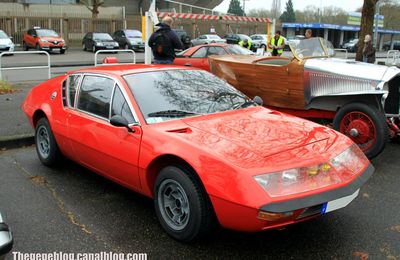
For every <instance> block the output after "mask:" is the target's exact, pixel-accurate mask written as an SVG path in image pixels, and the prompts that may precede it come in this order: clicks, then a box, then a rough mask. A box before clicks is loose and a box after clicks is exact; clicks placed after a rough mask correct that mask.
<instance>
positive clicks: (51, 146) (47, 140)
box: [35, 117, 61, 166]
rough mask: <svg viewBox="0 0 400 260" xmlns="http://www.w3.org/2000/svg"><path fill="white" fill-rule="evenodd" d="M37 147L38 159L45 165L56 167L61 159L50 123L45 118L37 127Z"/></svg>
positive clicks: (40, 120)
mask: <svg viewBox="0 0 400 260" xmlns="http://www.w3.org/2000/svg"><path fill="white" fill-rule="evenodd" d="M35 145H36V152H37V154H38V157H39V159H40V161H41V162H42V163H43V164H44V165H46V166H54V165H55V164H56V163H57V162H58V161H59V159H60V158H61V152H60V150H59V149H58V145H57V143H56V139H55V138H54V135H53V132H52V130H51V127H50V124H49V121H48V120H47V118H45V117H43V118H41V119H39V121H38V123H37V125H36V129H35Z"/></svg>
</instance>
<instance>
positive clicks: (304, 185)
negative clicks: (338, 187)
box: [254, 144, 368, 197]
mask: <svg viewBox="0 0 400 260" xmlns="http://www.w3.org/2000/svg"><path fill="white" fill-rule="evenodd" d="M367 163H368V159H367V158H366V157H365V155H364V153H363V152H362V151H361V150H360V149H359V148H358V146H357V145H355V144H354V145H352V146H350V147H349V148H348V149H347V150H345V151H344V152H342V153H341V154H339V155H338V156H336V157H335V158H333V159H331V160H329V161H328V162H324V163H321V164H317V165H312V166H308V167H301V168H296V169H289V170H283V171H280V172H274V173H268V174H263V175H257V176H254V179H255V180H256V181H257V183H258V184H259V185H260V186H261V187H262V188H263V189H264V190H265V191H266V192H267V193H268V195H270V196H271V197H279V196H287V195H292V194H298V193H302V192H308V191H312V190H317V189H321V188H324V187H327V186H331V185H334V184H337V183H341V182H343V181H347V180H349V179H350V178H352V177H353V176H354V175H357V174H358V173H360V171H361V170H362V169H363V168H364V167H365V166H366V165H367Z"/></svg>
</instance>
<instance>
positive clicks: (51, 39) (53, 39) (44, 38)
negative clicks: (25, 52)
mask: <svg viewBox="0 0 400 260" xmlns="http://www.w3.org/2000/svg"><path fill="white" fill-rule="evenodd" d="M40 39H42V40H46V41H58V42H60V41H62V40H63V38H61V37H40Z"/></svg>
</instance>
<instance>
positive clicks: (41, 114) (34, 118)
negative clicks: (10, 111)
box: [32, 109, 48, 128]
mask: <svg viewBox="0 0 400 260" xmlns="http://www.w3.org/2000/svg"><path fill="white" fill-rule="evenodd" d="M43 117H45V118H46V119H48V118H47V115H46V113H45V112H44V111H43V110H42V109H38V110H36V111H35V113H33V116H32V123H33V127H34V128H36V125H37V123H38V122H39V120H40V119H41V118H43Z"/></svg>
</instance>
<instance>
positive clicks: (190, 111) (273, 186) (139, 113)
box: [22, 65, 374, 241]
mask: <svg viewBox="0 0 400 260" xmlns="http://www.w3.org/2000/svg"><path fill="white" fill-rule="evenodd" d="M22 108H23V111H24V112H25V113H26V115H27V116H28V118H29V121H30V123H31V124H32V126H33V127H34V128H35V142H36V150H37V154H38V157H39V159H40V161H41V162H42V163H43V164H45V165H53V164H55V163H57V160H58V159H59V158H60V157H61V156H62V155H63V156H67V157H68V158H70V159H72V160H73V161H76V162H78V163H80V164H82V165H84V166H86V167H88V168H89V169H91V170H93V171H95V172H97V173H98V174H101V175H103V176H105V177H106V178H109V179H111V180H113V181H115V182H117V183H119V184H121V185H123V186H126V187H128V188H130V189H132V190H135V191H137V192H140V193H142V194H144V195H146V196H148V197H151V198H153V199H154V204H155V211H156V214H157V217H158V219H159V221H160V223H161V225H162V227H163V228H164V229H165V231H166V232H167V233H168V234H169V235H171V236H172V237H174V238H175V239H178V240H181V241H191V240H193V239H196V238H199V237H201V236H203V235H205V234H206V233H207V231H209V229H210V227H211V226H212V222H213V220H214V219H216V220H217V221H218V222H219V223H220V224H221V225H222V226H223V227H225V228H230V229H234V230H240V231H251V232H253V231H261V230H265V229H271V228H280V227H283V226H286V225H289V224H293V223H297V222H300V221H304V220H307V219H310V218H313V217H316V216H319V215H321V214H324V213H326V212H329V211H332V210H335V209H338V208H342V207H344V206H346V205H347V204H348V203H350V202H351V201H352V200H353V199H354V198H356V196H357V195H358V193H359V190H360V187H361V186H362V185H363V184H364V183H365V182H366V180H367V179H368V178H369V177H370V176H371V175H372V173H373V171H374V168H373V166H372V165H371V164H370V163H369V161H368V159H367V158H366V157H365V156H364V154H363V153H362V152H361V150H360V149H359V148H358V147H357V146H356V145H354V144H353V142H352V141H351V140H350V139H349V138H347V137H346V136H344V135H342V134H340V133H339V132H335V131H334V130H332V129H329V128H327V127H324V126H321V125H318V124H315V123H312V122H309V121H306V120H304V119H300V118H296V117H293V116H289V115H286V114H282V113H280V112H276V111H273V110H270V109H267V108H264V107H262V106H259V105H257V104H256V103H255V102H253V101H252V100H250V99H249V98H248V97H246V96H244V95H243V94H242V93H240V92H239V91H237V90H236V89H235V88H233V87H232V86H230V85H228V84H227V83H226V82H224V81H223V80H221V79H219V78H217V77H215V76H213V75H212V74H210V73H208V72H206V71H203V70H200V69H193V68H187V67H178V66H161V65H158V66H157V65H113V66H107V67H100V68H91V69H85V70H78V71H75V72H71V73H69V74H67V75H63V76H59V77H56V78H53V79H51V80H49V81H47V82H44V83H42V84H40V85H38V86H36V87H35V88H33V89H32V90H31V92H30V93H29V94H28V96H27V98H26V100H25V102H24V103H23V106H22ZM215 217H216V218H215Z"/></svg>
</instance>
